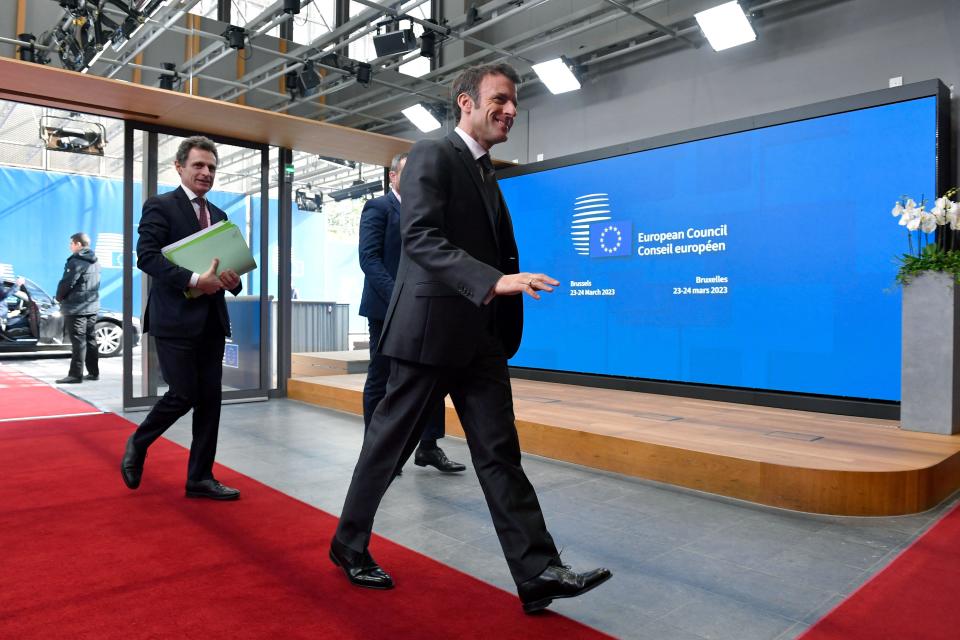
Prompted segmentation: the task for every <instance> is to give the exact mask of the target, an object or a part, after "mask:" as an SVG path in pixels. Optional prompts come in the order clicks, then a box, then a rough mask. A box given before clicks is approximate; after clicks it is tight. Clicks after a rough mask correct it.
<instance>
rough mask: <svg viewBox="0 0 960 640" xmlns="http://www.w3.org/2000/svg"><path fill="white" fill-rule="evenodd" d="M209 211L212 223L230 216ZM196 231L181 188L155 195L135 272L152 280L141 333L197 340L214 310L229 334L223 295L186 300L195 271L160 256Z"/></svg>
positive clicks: (145, 220) (147, 212) (141, 231)
mask: <svg viewBox="0 0 960 640" xmlns="http://www.w3.org/2000/svg"><path fill="white" fill-rule="evenodd" d="M207 210H208V211H209V212H210V224H215V223H217V222H220V221H221V220H226V219H227V214H226V213H224V212H223V211H222V210H221V209H218V208H217V207H215V206H214V205H213V204H212V203H210V201H209V200H207ZM197 231H200V223H199V222H198V221H197V214H196V212H195V211H194V210H193V205H192V204H191V203H190V200H189V199H188V198H187V194H186V192H184V190H183V189H181V188H179V187H177V188H176V189H174V190H173V191H170V192H167V193H163V194H161V195H157V196H153V197H151V198H150V199H148V200H147V201H146V202H145V203H144V204H143V215H142V216H141V218H140V226H139V228H138V233H139V234H140V238H139V240H137V267H139V268H140V270H141V271H143V272H144V273H146V274H148V275H149V276H150V277H151V278H153V281H152V282H151V286H150V296H149V298H148V299H147V310H146V313H145V314H144V317H143V330H144V331H149V332H150V335H152V336H153V337H155V338H182V337H196V336H198V335H200V333H201V332H202V331H203V328H204V326H205V325H206V322H207V314H208V313H210V312H211V311H212V312H214V313H216V314H217V315H218V317H219V319H220V325H221V327H222V328H223V335H225V336H229V335H230V318H229V316H228V315H227V304H226V302H225V301H224V299H223V291H222V290H221V291H218V292H217V293H215V294H213V295H210V296H200V297H198V298H195V299H188V298H187V297H186V296H184V294H183V292H184V291H185V290H186V289H187V287H189V286H190V276H191V275H192V272H191V271H190V270H188V269H184V268H183V267H178V266H177V265H175V264H173V263H172V262H170V261H169V260H167V259H166V258H164V257H163V255H162V254H161V253H160V250H161V249H163V247H165V246H167V245H168V244H170V243H172V242H176V241H177V240H181V239H183V238H185V237H187V236H188V235H190V234H191V233H196V232H197ZM241 289H242V285H238V286H237V288H236V289H235V290H233V291H231V293H233V294H234V295H237V294H238V293H240V290H241ZM211 305H212V307H213V308H212V309H211Z"/></svg>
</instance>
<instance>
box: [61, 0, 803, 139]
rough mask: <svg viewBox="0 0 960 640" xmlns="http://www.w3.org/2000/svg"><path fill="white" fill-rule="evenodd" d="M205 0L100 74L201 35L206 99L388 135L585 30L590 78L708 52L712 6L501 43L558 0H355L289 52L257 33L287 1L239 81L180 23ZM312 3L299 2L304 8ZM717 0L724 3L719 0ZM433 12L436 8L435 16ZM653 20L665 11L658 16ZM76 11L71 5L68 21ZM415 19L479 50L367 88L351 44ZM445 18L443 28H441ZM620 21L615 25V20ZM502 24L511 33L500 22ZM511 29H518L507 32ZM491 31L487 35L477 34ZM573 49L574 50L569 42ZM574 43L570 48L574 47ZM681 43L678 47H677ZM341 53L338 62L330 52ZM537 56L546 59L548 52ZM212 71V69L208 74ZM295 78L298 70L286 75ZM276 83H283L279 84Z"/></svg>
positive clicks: (612, 12)
mask: <svg viewBox="0 0 960 640" xmlns="http://www.w3.org/2000/svg"><path fill="white" fill-rule="evenodd" d="M199 1H200V0H173V1H170V2H167V3H165V4H164V5H162V6H160V7H159V10H157V12H156V13H155V14H154V15H153V16H152V17H150V18H149V19H147V20H146V24H145V26H144V28H142V29H140V30H139V31H137V32H136V33H135V34H133V35H132V36H131V37H130V38H129V40H128V42H127V44H126V45H125V46H124V47H123V49H122V51H121V55H118V56H117V58H116V60H107V59H105V58H104V59H101V60H100V63H99V67H100V68H104V67H105V69H106V70H105V71H104V73H103V74H102V75H104V76H106V77H115V76H116V75H117V74H118V73H120V72H121V71H122V70H123V69H125V68H136V69H143V70H148V71H152V72H157V73H163V72H164V70H163V69H157V68H156V67H151V66H148V65H143V64H137V63H135V62H134V60H135V58H136V56H137V55H138V54H139V53H142V52H143V51H144V50H146V49H147V48H148V47H149V46H150V45H151V44H152V43H153V42H154V41H155V40H156V39H157V38H158V37H159V36H160V35H162V34H163V33H165V32H168V31H169V32H171V33H179V34H183V35H192V36H200V37H202V38H206V39H209V40H211V42H209V44H207V45H206V46H204V47H203V48H202V50H201V51H199V52H198V53H197V54H196V55H195V56H193V57H192V58H190V59H189V60H186V61H185V62H184V63H183V64H181V65H179V66H178V67H177V69H176V72H177V73H178V74H179V75H180V77H182V78H184V79H186V78H190V79H192V78H200V79H202V80H205V81H209V82H211V83H216V84H218V85H220V86H221V88H220V89H217V90H214V91H208V92H207V93H205V95H207V96H208V97H211V98H213V99H218V100H224V101H231V100H236V99H237V98H239V97H240V96H243V95H246V94H251V93H255V94H256V95H258V96H259V98H260V104H264V99H266V103H265V108H267V109H270V110H273V111H278V112H288V113H296V114H297V115H303V116H305V117H310V118H325V121H326V122H330V123H336V124H343V125H345V126H352V127H356V128H361V129H364V130H368V131H385V130H390V129H397V128H401V127H402V128H407V127H408V123H407V121H406V120H405V119H404V118H403V117H402V116H400V115H399V109H400V108H403V107H405V106H409V105H410V102H411V98H412V99H414V100H416V101H422V102H427V103H441V104H443V105H445V106H446V105H448V104H449V102H450V99H449V89H448V87H449V83H450V81H451V80H452V78H453V77H455V76H456V75H457V74H458V73H460V72H461V71H462V70H463V69H464V68H466V67H467V66H470V65H475V64H482V63H491V62H498V61H508V62H511V63H514V64H515V65H516V66H517V67H518V71H519V72H520V73H521V77H522V86H532V85H534V84H536V83H538V82H539V80H538V79H537V78H536V76H535V75H534V74H533V73H532V72H531V71H530V69H529V65H531V64H532V63H533V62H536V61H540V60H541V59H543V58H544V57H545V55H544V54H547V53H553V52H557V51H563V49H564V47H563V43H564V41H565V40H571V41H572V40H573V39H574V38H582V37H583V34H585V33H588V32H591V31H595V32H596V34H597V36H596V38H595V39H594V41H592V42H591V41H588V44H586V45H584V44H580V45H579V46H578V47H577V48H576V50H575V51H566V52H565V53H566V54H567V57H568V58H569V59H570V61H571V62H572V63H573V64H574V65H575V67H576V69H577V70H578V71H579V72H580V74H581V75H587V76H589V75H599V74H602V73H605V72H609V71H611V70H612V69H614V68H616V67H618V66H621V65H623V64H626V63H629V62H631V61H634V62H635V61H636V60H637V59H639V58H640V56H643V55H646V56H651V55H659V54H660V53H663V52H665V51H666V50H670V49H671V48H670V47H669V44H670V43H675V44H677V45H681V46H684V47H699V46H700V45H701V43H702V42H703V38H702V35H701V34H700V32H699V28H698V27H697V26H696V24H695V21H694V20H693V13H694V12H695V11H696V10H699V9H703V8H705V7H707V6H710V4H715V3H711V2H708V1H706V0H595V1H593V2H590V3H589V4H588V5H587V6H580V5H581V4H586V3H579V2H578V3H571V7H576V10H575V11H570V12H568V13H564V14H562V15H561V16H559V17H556V18H554V19H552V20H537V19H536V18H533V19H531V20H530V21H529V22H530V23H531V24H532V25H533V26H532V27H531V28H529V29H527V30H525V31H523V32H521V33H515V34H512V35H509V36H508V37H502V38H499V39H497V41H495V42H493V41H488V40H489V39H490V37H491V36H493V35H494V34H495V33H496V32H495V31H492V30H491V27H494V26H496V25H498V24H500V23H503V25H501V26H504V25H506V24H509V23H507V22H506V21H507V20H510V19H511V18H514V19H515V18H519V17H520V16H521V15H522V14H527V15H529V16H531V17H532V16H535V15H536V14H534V13H532V12H534V11H536V10H537V9H538V8H539V7H541V6H543V5H547V4H549V3H550V0H490V1H488V2H485V3H483V4H482V5H480V6H479V7H478V8H477V10H473V5H471V11H468V12H467V13H465V14H463V15H459V16H456V17H453V18H451V19H450V20H443V21H440V22H438V21H435V20H436V16H435V15H434V16H432V17H431V19H429V20H425V19H422V18H419V17H417V16H413V15H410V12H411V11H412V10H414V9H416V8H419V7H422V5H424V4H426V3H427V2H430V0H402V1H401V0H396V1H393V2H375V1H373V0H357V1H358V2H359V3H360V4H363V5H365V6H366V7H367V9H366V10H364V11H363V12H361V13H360V14H359V15H357V16H354V17H353V18H349V19H348V20H347V21H346V22H344V23H343V24H341V25H339V26H336V27H335V28H334V29H333V30H332V31H329V32H327V33H324V34H323V35H321V36H320V37H318V38H316V39H315V40H313V41H312V42H310V43H309V44H306V45H296V46H294V47H293V48H291V50H290V51H288V52H285V53H284V52H280V51H277V50H276V48H275V43H273V42H271V43H269V45H268V44H267V43H258V42H256V40H257V39H258V38H260V37H261V36H262V35H264V34H266V33H268V32H269V31H270V30H272V29H274V28H275V27H277V26H278V25H282V24H284V23H286V22H287V21H289V20H291V19H292V18H293V15H292V14H288V13H285V12H284V11H283V2H282V1H280V0H277V1H275V2H273V3H272V4H270V5H269V6H268V7H267V8H266V9H264V10H263V11H262V13H260V14H259V15H257V16H255V17H254V18H253V19H251V20H250V21H249V22H247V24H246V25H245V26H244V27H243V29H244V31H245V32H246V37H245V39H244V44H245V47H249V48H250V49H252V50H254V51H256V52H257V53H258V54H267V55H268V56H269V58H270V59H269V61H268V62H266V63H264V64H262V65H259V66H258V67H257V68H255V69H252V70H250V71H248V72H246V73H245V74H244V75H243V76H242V77H241V78H237V79H232V78H224V77H219V76H217V75H215V74H213V73H210V71H209V70H210V68H211V66H212V65H214V64H216V63H217V62H220V61H222V60H223V59H225V58H226V57H227V56H229V55H230V54H232V53H234V51H235V49H234V48H231V46H230V45H229V44H228V43H227V41H226V39H225V38H224V37H223V36H222V35H220V34H214V33H209V32H205V31H202V30H199V29H195V28H188V27H185V26H183V25H181V24H179V22H181V21H182V19H183V17H184V16H185V15H186V14H187V13H188V12H189V11H190V10H191V9H193V8H194V7H195V6H196V5H197V4H198V3H199ZM311 1H312V0H301V2H300V5H301V8H302V7H305V6H307V5H308V4H310V2H311ZM717 1H719V0H717ZM740 2H741V5H743V6H744V7H745V8H746V9H747V10H748V11H750V12H753V13H754V14H755V18H754V20H755V22H760V21H763V20H765V19H766V18H765V17H764V16H763V13H762V12H763V11H764V10H767V9H772V8H774V7H779V6H780V5H785V4H791V5H793V6H801V7H802V5H804V4H806V5H808V6H813V5H816V4H817V0H740ZM88 4H93V5H96V7H97V10H98V11H101V12H104V13H111V12H112V13H121V12H120V9H118V8H117V7H110V6H109V5H110V4H113V5H117V6H119V5H124V4H125V5H127V6H128V7H130V8H132V7H134V6H136V5H140V6H141V8H142V7H143V6H144V5H150V6H153V5H154V0H150V1H149V2H142V1H141V2H133V1H130V2H126V3H124V2H117V1H116V0H94V1H93V2H90V3H88ZM431 13H433V12H431ZM653 15H657V16H663V17H658V18H657V19H654V18H653V17H651V16H653ZM69 16H70V12H69V11H68V10H65V12H64V18H63V19H61V20H60V22H64V21H65V20H66V19H67V18H68V17H69ZM390 19H393V20H397V21H399V20H401V19H402V20H409V21H411V23H416V24H419V25H420V26H422V27H423V28H424V29H425V30H427V31H431V32H434V33H436V34H437V41H436V44H435V49H436V51H437V52H438V54H437V57H435V58H434V59H435V60H439V59H441V57H440V54H442V53H443V52H444V51H445V49H444V48H445V47H448V46H449V45H450V44H451V43H453V42H460V43H463V45H464V46H466V47H467V48H468V50H470V49H474V50H470V52H469V53H468V54H467V55H464V56H461V55H457V56H456V59H453V58H454V56H449V58H451V59H449V60H447V61H446V62H445V64H444V65H443V66H441V67H438V68H435V69H433V70H432V71H430V72H429V73H427V74H424V75H423V76H421V77H419V78H415V77H413V76H409V75H405V74H401V73H399V72H398V71H397V69H398V68H399V67H400V66H401V65H402V64H404V63H407V62H409V61H411V60H414V59H416V58H417V57H418V56H419V52H418V51H416V52H410V53H407V54H404V55H390V56H383V57H379V58H376V59H374V60H370V61H369V64H370V65H371V66H372V70H373V74H372V78H371V79H370V81H369V83H367V84H366V85H365V86H361V85H360V83H359V82H358V79H357V77H356V67H357V64H358V62H359V61H357V60H352V59H350V58H349V57H348V56H347V55H345V54H346V52H347V51H348V48H349V46H350V44H352V43H354V42H356V41H358V40H360V39H361V38H364V37H366V36H368V35H369V34H371V33H373V32H376V31H378V30H379V29H380V28H381V27H382V26H383V20H390ZM441 22H442V23H441ZM613 24H616V27H617V28H616V29H612V28H611V27H610V25H613ZM501 30H503V29H501ZM505 32H507V33H509V31H505ZM481 33H486V34H488V37H487V39H484V38H481V37H478V36H479V35H480V34H481ZM568 46H569V45H568ZM571 48H572V47H571ZM674 49H675V47H674ZM331 54H335V56H336V57H335V58H334V57H331ZM538 54H539V55H538ZM307 64H310V65H312V67H313V68H314V69H315V70H317V71H319V72H320V74H321V76H322V81H321V84H320V86H319V88H318V90H316V91H315V92H314V93H312V94H311V95H308V96H301V95H296V96H294V95H293V94H289V95H288V93H284V92H283V91H280V90H279V89H278V88H277V84H278V83H277V81H278V80H279V79H281V78H284V77H285V76H287V74H290V73H291V72H293V73H299V72H301V71H302V69H303V67H304V66H305V65H307ZM205 72H206V73H205ZM288 77H289V76H288ZM270 83H275V84H273V86H269V85H270Z"/></svg>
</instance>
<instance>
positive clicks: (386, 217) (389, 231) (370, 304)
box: [360, 153, 466, 475]
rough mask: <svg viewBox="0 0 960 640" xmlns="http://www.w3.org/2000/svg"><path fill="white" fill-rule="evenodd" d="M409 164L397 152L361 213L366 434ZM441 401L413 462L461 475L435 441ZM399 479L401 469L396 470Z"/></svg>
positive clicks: (381, 386) (381, 359) (386, 364)
mask: <svg viewBox="0 0 960 640" xmlns="http://www.w3.org/2000/svg"><path fill="white" fill-rule="evenodd" d="M406 162H407V154H405V153H401V154H398V155H396V156H395V157H394V158H393V161H392V162H391V163H390V173H389V177H390V190H389V192H388V193H387V194H386V195H383V196H380V197H379V198H373V199H371V200H368V201H367V203H366V204H365V205H364V206H363V212H362V213H361V214H360V268H361V269H363V275H364V279H363V296H362V297H361V298H360V315H361V316H364V317H365V318H367V322H368V324H369V326H370V365H369V366H368V367H367V380H366V382H365V383H364V385H363V430H364V434H366V431H367V428H368V427H369V426H370V418H371V417H372V416H373V411H374V409H376V408H377V403H379V402H380V400H381V399H382V398H383V395H384V394H385V393H386V390H387V377H388V376H389V375H390V359H389V358H388V357H387V356H385V355H383V354H382V353H380V349H379V345H380V334H381V332H382V331H383V318H384V317H385V316H386V314H387V305H388V304H389V303H390V296H391V295H392V294H393V283H394V281H395V280H396V277H397V266H398V265H399V263H400V192H399V189H400V176H401V174H402V173H403V166H404V164H405V163H406ZM443 413H444V403H443V399H442V398H441V399H440V402H437V403H436V404H435V405H434V406H433V407H432V408H431V409H430V411H429V415H430V418H429V420H428V422H427V425H426V426H425V427H424V429H423V435H422V436H421V437H420V445H419V446H418V447H417V451H416V454H415V455H414V457H413V462H414V464H416V465H417V466H418V467H425V466H427V465H431V466H434V467H436V468H437V469H439V470H440V471H444V472H446V473H453V472H458V471H465V470H466V467H465V466H464V465H462V464H460V463H459V462H453V461H452V460H450V459H449V458H447V456H446V454H445V453H444V452H443V449H441V448H440V447H439V446H437V440H439V439H440V438H442V437H443V434H444V415H443ZM397 475H400V469H397Z"/></svg>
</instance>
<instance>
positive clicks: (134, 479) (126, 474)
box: [120, 435, 146, 489]
mask: <svg viewBox="0 0 960 640" xmlns="http://www.w3.org/2000/svg"><path fill="white" fill-rule="evenodd" d="M144 458H146V455H145V454H141V453H140V452H139V451H137V448H136V447H135V446H133V436H132V435H131V436H130V437H129V438H127V448H126V449H125V450H124V452H123V458H122V459H121V460H120V475H121V476H123V483H124V484H125V485H127V488H128V489H136V488H137V487H139V486H140V479H141V478H142V477H143V460H144Z"/></svg>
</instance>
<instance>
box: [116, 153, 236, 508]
mask: <svg viewBox="0 0 960 640" xmlns="http://www.w3.org/2000/svg"><path fill="white" fill-rule="evenodd" d="M218 162H219V157H218V155H217V148H216V146H215V145H214V143H213V141H211V140H210V139H208V138H205V137H203V136H193V137H190V138H186V139H185V140H183V142H182V143H181V144H180V147H179V148H178V150H177V156H176V161H175V162H174V166H175V167H176V170H177V173H179V174H180V181H181V184H180V187H179V188H177V189H175V190H173V191H170V192H168V193H163V194H160V195H157V196H153V197H151V198H150V199H148V200H147V201H146V202H145V203H144V205H143V214H142V216H141V218H140V226H139V229H138V232H139V234H140V238H139V240H138V242H137V267H139V268H140V270H141V271H143V272H144V273H146V274H148V275H149V276H150V277H151V286H150V294H149V298H148V300H147V309H146V312H145V314H144V318H143V330H144V331H145V332H149V333H150V335H151V336H153V337H154V339H155V340H154V341H155V344H156V352H157V359H158V360H159V362H160V371H161V373H162V374H163V379H164V380H165V381H166V383H167V385H168V389H167V392H166V393H165V394H164V395H163V397H162V398H160V400H159V401H158V402H157V404H156V405H155V406H154V407H153V409H152V410H151V411H150V413H149V414H148V415H147V417H146V419H144V421H143V422H142V423H141V424H140V426H139V427H138V428H137V430H136V431H135V432H134V433H133V435H131V436H130V438H129V440H127V446H126V450H125V452H124V454H123V458H122V460H121V463H120V471H121V475H122V477H123V481H124V483H125V484H126V485H127V487H129V488H130V489H136V488H137V487H139V486H140V480H141V478H142V476H143V464H144V460H145V459H146V456H147V449H148V447H149V446H150V445H151V444H152V443H153V442H154V441H155V440H156V439H157V438H159V437H160V436H161V434H163V432H164V431H166V430H167V429H168V428H169V427H170V426H171V425H172V424H173V423H174V422H176V421H177V420H178V419H179V418H181V417H182V416H184V415H185V414H186V413H187V412H188V411H190V409H193V442H192V443H191V445H190V460H189V463H188V466H187V482H186V495H187V496H188V497H192V498H211V499H214V500H236V499H237V498H239V497H240V492H239V491H238V490H236V489H233V488H230V487H226V486H224V485H222V484H221V483H219V482H218V481H217V480H216V479H215V478H214V477H213V461H214V457H215V456H216V452H217V432H218V430H219V427H220V398H221V378H222V373H223V370H222V365H223V349H224V342H225V337H226V336H229V335H230V318H229V317H228V315H227V305H226V302H225V301H224V291H225V290H226V291H230V292H231V293H232V294H233V295H237V294H239V293H240V290H241V288H242V287H241V284H240V277H239V275H237V272H236V271H235V270H233V269H224V270H223V271H222V272H221V273H219V275H218V273H217V268H218V266H219V262H220V260H219V258H220V257H221V256H216V255H214V256H208V258H207V260H208V261H209V265H210V266H209V268H208V269H206V271H204V272H202V273H198V272H197V271H191V270H190V269H186V268H184V267H182V266H178V265H177V264H175V263H174V262H172V261H171V260H169V259H167V258H166V257H165V256H164V254H163V248H164V247H167V246H168V245H170V244H173V243H176V242H178V241H180V240H182V239H184V238H186V237H187V236H190V235H192V234H195V233H197V232H199V231H201V230H202V229H205V228H207V227H210V226H211V225H213V224H216V223H218V222H221V221H224V220H226V219H227V215H226V214H225V213H224V212H223V211H221V210H220V209H219V208H217V207H215V206H213V205H212V204H210V203H209V202H207V200H206V197H205V196H206V195H207V193H208V192H209V191H210V189H211V188H213V181H214V178H215V176H216V171H217V163H218Z"/></svg>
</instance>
